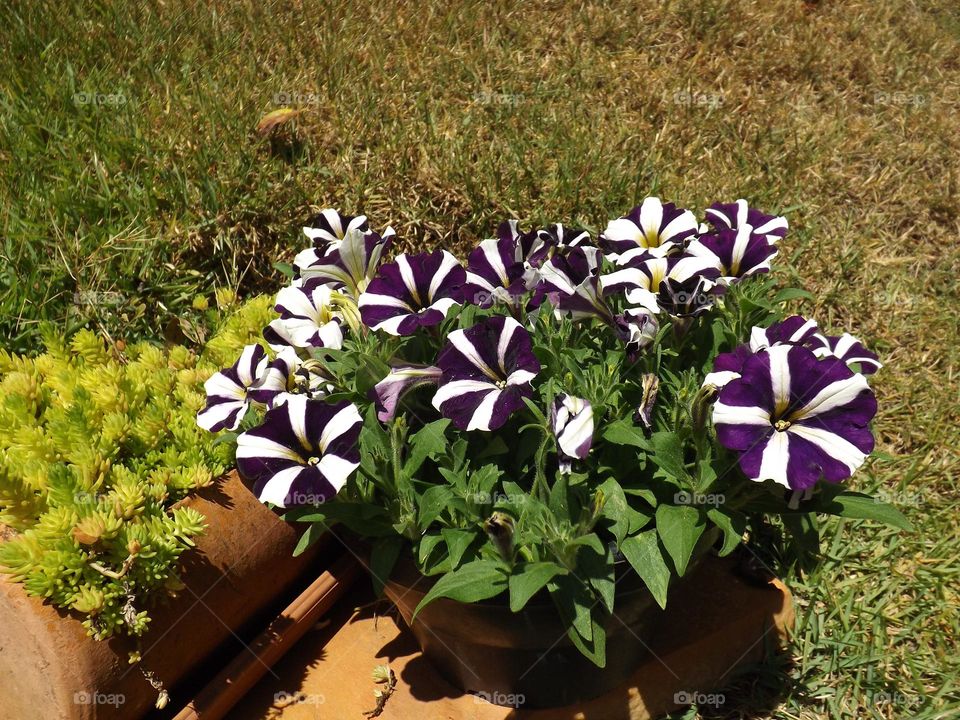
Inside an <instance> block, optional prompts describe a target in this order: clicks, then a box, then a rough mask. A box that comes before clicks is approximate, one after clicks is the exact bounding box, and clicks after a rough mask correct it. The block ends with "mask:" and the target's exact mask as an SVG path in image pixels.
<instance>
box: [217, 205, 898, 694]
mask: <svg viewBox="0 0 960 720" xmlns="http://www.w3.org/2000/svg"><path fill="white" fill-rule="evenodd" d="M304 230H305V232H306V234H307V236H308V237H310V238H311V239H312V240H313V246H312V247H310V248H308V249H307V250H304V251H303V252H302V253H300V254H299V255H297V256H296V259H295V261H294V265H293V267H292V268H291V271H292V272H291V274H292V277H293V279H292V282H291V283H290V285H289V286H288V287H286V288H284V289H282V290H281V291H280V293H279V294H278V295H277V299H276V308H275V309H276V311H277V312H278V313H279V317H277V318H276V319H274V320H273V321H272V322H270V323H269V325H268V326H267V327H266V328H265V330H264V338H265V340H266V342H267V343H268V345H269V352H268V351H267V349H265V348H263V347H261V346H256V347H253V346H252V347H250V348H247V350H246V351H245V353H244V354H243V355H242V356H241V358H240V360H239V361H238V362H237V363H236V364H235V365H233V366H232V367H231V368H227V369H225V370H224V371H223V376H222V378H221V380H220V381H218V383H217V384H216V387H215V388H214V390H215V391H214V392H212V393H211V394H210V396H209V397H208V400H207V405H206V407H205V409H204V411H203V412H202V413H201V415H200V422H201V423H204V424H205V425H206V426H207V427H211V429H214V430H217V429H229V430H231V431H234V432H237V433H239V434H237V435H236V436H235V439H236V463H237V467H238V469H239V472H240V475H241V476H242V477H243V478H244V479H245V481H246V482H247V483H249V486H250V487H251V489H252V490H253V492H254V493H256V495H257V497H259V498H260V500H262V501H263V502H265V503H269V504H271V505H275V506H278V507H283V508H286V509H287V512H286V516H285V517H286V518H288V519H290V520H298V521H300V522H307V523H313V524H315V526H316V527H317V528H324V527H327V526H328V525H329V524H332V523H338V524H340V525H342V526H344V527H346V528H349V529H350V530H352V531H353V532H354V533H356V534H357V535H359V536H361V537H363V538H365V539H366V540H367V542H368V543H369V547H370V569H371V571H372V576H373V580H374V583H375V585H376V586H377V587H378V588H380V587H382V586H384V585H386V589H387V594H388V595H389V596H390V598H391V599H392V600H393V601H394V603H395V604H396V605H397V607H398V608H399V610H400V612H401V613H402V615H403V617H404V618H405V620H406V621H407V622H408V624H410V626H411V628H412V629H413V632H414V633H415V635H416V636H417V638H418V639H419V640H420V642H421V646H422V648H423V650H424V652H425V654H426V655H427V656H428V657H429V658H431V660H433V661H434V662H435V663H436V664H437V665H438V667H439V669H440V670H441V672H443V673H444V674H445V675H446V676H447V677H448V679H450V680H451V681H452V682H454V683H456V684H458V685H459V686H460V687H461V688H462V689H464V690H468V691H475V692H483V693H484V694H485V696H486V697H494V698H499V697H503V698H507V701H508V702H511V701H512V699H514V698H517V697H523V698H525V701H526V704H527V705H532V706H537V705H551V704H563V703H568V702H572V701H574V700H578V699H584V698H585V697H589V696H592V695H597V694H599V693H601V692H603V691H604V690H605V689H606V688H609V687H611V686H612V685H614V684H616V683H618V682H619V681H620V680H622V679H623V678H624V676H625V675H626V674H627V673H629V672H630V671H631V670H632V669H633V667H634V666H635V665H636V664H637V662H638V660H639V658H640V656H641V654H642V646H643V644H644V643H643V637H644V633H645V628H646V627H647V626H649V623H650V622H652V621H655V618H656V612H657V608H658V606H659V607H663V606H665V604H666V603H667V601H668V596H669V593H670V590H671V586H672V583H673V581H674V580H675V579H676V578H680V577H683V576H684V575H685V574H687V573H688V571H689V570H690V568H691V567H692V566H693V565H694V564H695V563H696V562H697V561H698V558H699V557H700V556H702V555H703V553H705V552H706V551H707V550H709V549H711V548H713V547H715V548H716V550H717V552H719V553H720V554H721V555H725V554H728V553H730V552H732V551H733V550H734V549H735V548H736V547H737V546H738V545H739V544H740V543H741V542H742V541H743V539H744V537H745V534H747V533H749V532H750V530H751V529H752V528H755V527H756V526H757V525H758V524H759V523H763V522H765V521H766V520H767V519H771V518H772V519H776V518H781V519H783V524H784V525H785V527H786V528H787V529H788V530H791V529H794V528H797V527H799V526H801V525H802V524H803V523H799V524H798V523H797V522H795V520H796V519H797V518H806V517H809V516H811V514H813V513H829V514H837V515H843V516H848V517H871V518H876V519H880V520H885V521H888V522H891V523H894V524H900V525H903V524H904V522H905V521H904V520H903V518H902V516H901V515H899V513H897V512H896V511H895V510H894V509H892V508H890V507H888V506H886V505H883V504H881V503H877V502H874V501H873V499H871V498H869V497H867V496H865V495H861V494H857V493H852V492H847V491H844V490H842V489H841V486H839V485H838V484H837V483H840V482H842V481H844V480H846V479H848V478H849V477H850V476H851V475H852V474H853V473H854V471H856V469H857V468H858V467H859V466H860V465H861V464H862V463H863V462H864V460H865V458H866V457H867V456H868V454H869V453H870V452H871V451H872V449H873V444H874V441H873V437H872V435H871V431H870V428H869V424H870V421H871V419H872V418H873V416H874V414H875V412H876V401H875V399H874V395H873V393H872V391H871V390H870V388H869V386H868V384H867V379H866V376H867V375H868V374H869V373H872V372H873V371H875V370H876V369H878V368H879V367H880V364H879V363H878V361H877V358H876V356H875V355H874V354H872V353H871V352H869V351H867V350H866V349H865V348H864V347H863V345H862V344H861V343H860V342H859V341H858V340H857V339H856V338H854V337H852V336H850V335H848V334H843V335H839V336H832V335H828V334H825V333H824V332H823V331H821V330H820V329H819V328H818V326H817V324H816V323H815V322H814V321H813V320H808V319H805V318H803V317H800V316H790V317H784V311H783V305H784V304H785V303H786V302H787V301H789V300H791V299H796V298H800V297H804V293H802V292H801V291H797V290H781V291H779V292H775V290H774V285H773V283H772V281H771V280H770V278H769V275H768V271H769V270H770V267H771V261H772V260H773V259H774V258H775V256H776V255H777V252H778V248H779V245H780V243H781V242H782V240H783V237H784V235H785V233H786V231H787V221H786V219H785V218H782V217H776V216H771V215H767V214H764V213H762V212H760V211H758V210H756V209H753V208H750V207H748V205H747V203H746V202H745V201H743V200H739V201H737V202H735V203H730V204H716V205H713V206H711V207H710V208H709V209H708V210H707V212H706V222H705V223H704V224H700V223H699V222H698V220H697V219H696V217H695V216H694V214H693V213H692V212H690V211H689V210H683V209H681V208H678V207H676V206H674V205H673V204H670V203H662V202H661V201H660V200H659V199H658V198H655V197H650V198H647V199H645V200H644V201H643V203H642V204H641V205H640V206H639V207H637V208H634V209H633V210H632V211H631V212H630V213H629V214H627V215H626V216H624V217H621V218H618V219H616V220H612V221H611V222H610V223H609V224H608V225H607V226H606V229H605V230H604V232H603V233H602V234H600V236H599V237H597V238H593V237H591V235H590V234H589V233H587V232H586V231H584V230H581V229H575V228H570V227H566V226H563V225H560V224H556V225H551V226H548V227H545V228H542V229H538V230H531V231H521V230H520V229H519V227H518V226H517V224H516V222H507V223H504V224H503V225H501V226H500V228H499V230H498V235H497V237H495V238H492V239H489V240H484V241H483V242H481V243H480V245H479V246H478V247H477V248H476V249H474V250H473V251H472V252H471V253H470V254H469V256H468V257H467V258H466V262H465V264H464V263H461V262H460V261H459V260H458V259H457V258H456V257H454V256H453V255H452V254H450V253H449V252H447V251H445V250H435V251H433V252H423V253H417V254H410V253H400V254H397V255H396V256H395V257H394V258H393V259H392V260H388V259H387V258H388V253H389V252H390V246H391V243H392V242H393V239H394V233H393V231H392V230H391V229H389V228H388V229H387V230H386V231H385V232H384V233H383V234H378V233H376V232H373V231H371V230H370V229H369V227H368V224H367V221H366V218H365V217H363V216H358V217H350V216H344V215H341V214H340V213H338V212H336V211H334V210H325V211H323V212H322V213H321V214H320V215H319V216H318V217H317V218H316V219H315V220H314V221H312V222H311V223H310V225H309V226H308V227H306V228H304ZM209 387H210V386H208V388H209ZM211 417H216V418H219V419H221V420H219V421H218V422H217V423H216V424H211V423H210V422H209V418H211ZM318 534H319V533H318V532H317V531H315V530H313V529H311V530H310V531H308V532H307V534H306V535H305V536H304V539H303V540H302V542H301V545H302V546H305V545H307V544H308V543H309V542H310V540H311V538H313V537H316V536H317V535H318ZM387 578H390V580H389V582H388V581H387ZM694 591H695V589H694Z"/></svg>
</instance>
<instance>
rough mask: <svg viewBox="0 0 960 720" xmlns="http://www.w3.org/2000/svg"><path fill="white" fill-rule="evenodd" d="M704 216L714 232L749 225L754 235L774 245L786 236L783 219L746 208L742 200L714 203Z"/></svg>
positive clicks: (784, 220)
mask: <svg viewBox="0 0 960 720" xmlns="http://www.w3.org/2000/svg"><path fill="white" fill-rule="evenodd" d="M704 214H705V215H706V218H707V220H708V221H709V222H710V224H711V225H713V227H714V229H715V230H737V229H739V228H742V227H746V226H747V225H749V226H750V227H752V228H753V232H754V234H756V235H763V236H765V237H766V238H767V240H768V241H769V242H771V243H774V244H776V243H777V241H779V240H781V239H782V238H783V236H784V235H786V234H787V228H788V223H787V219H786V218H785V217H778V216H776V215H767V214H766V213H762V212H760V211H759V210H755V209H754V208H751V207H750V206H748V205H747V201H746V200H743V199H740V200H737V201H736V202H732V203H714V204H713V205H711V206H710V207H709V208H707V211H706V213H704Z"/></svg>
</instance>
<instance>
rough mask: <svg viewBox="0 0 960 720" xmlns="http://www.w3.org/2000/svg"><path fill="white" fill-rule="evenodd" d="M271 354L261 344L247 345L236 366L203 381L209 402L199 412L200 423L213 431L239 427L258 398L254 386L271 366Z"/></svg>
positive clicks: (198, 423) (198, 420) (198, 422)
mask: <svg viewBox="0 0 960 720" xmlns="http://www.w3.org/2000/svg"><path fill="white" fill-rule="evenodd" d="M267 362H268V359H267V353H266V352H265V351H264V349H263V347H262V346H260V345H247V346H246V347H245V348H243V351H242V352H241V353H240V357H239V358H238V359H237V362H235V363H234V364H233V365H232V366H230V367H228V368H224V369H223V370H220V371H219V372H215V373H214V374H213V375H211V376H210V377H209V378H208V379H207V381H206V382H205V383H204V384H203V389H204V390H206V392H207V402H206V404H205V405H204V407H203V409H202V410H200V412H198V413H197V425H199V426H200V427H202V428H203V429H204V430H209V431H210V432H218V431H220V430H236V428H237V426H238V425H239V424H240V421H241V420H243V416H244V414H245V413H246V412H247V408H248V407H250V403H251V402H256V400H255V399H254V398H253V397H252V396H251V394H250V389H251V388H252V387H253V386H255V385H256V384H257V382H258V381H259V380H260V378H261V377H262V376H263V373H264V370H265V369H266V367H267Z"/></svg>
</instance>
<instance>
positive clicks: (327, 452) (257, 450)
mask: <svg viewBox="0 0 960 720" xmlns="http://www.w3.org/2000/svg"><path fill="white" fill-rule="evenodd" d="M362 425H363V420H362V418H361V417H360V412H359V411H358V410H357V407H356V405H353V404H352V403H348V402H340V403H336V404H330V403H326V402H324V401H322V400H310V399H308V398H306V397H304V396H303V395H292V396H290V397H288V398H287V400H286V402H285V403H283V404H282V405H280V406H278V407H275V408H273V409H272V410H268V411H267V414H266V416H265V417H264V419H263V423H262V424H261V425H259V426H258V427H255V428H253V429H252V430H248V431H247V432H245V433H243V434H242V435H240V437H238V438H237V470H238V471H239V472H240V475H241V476H242V477H243V478H244V479H245V480H246V481H248V482H250V483H252V485H253V492H254V493H255V494H256V496H257V497H258V498H259V499H260V501H261V502H264V503H271V504H273V505H277V506H279V507H291V506H294V505H317V504H320V503H323V502H326V501H327V500H330V499H331V498H333V497H334V496H335V495H336V494H337V492H338V491H339V490H340V488H342V487H343V486H344V484H345V483H346V482H347V479H348V478H349V477H350V475H351V473H353V471H354V470H356V469H357V467H358V466H359V465H360V448H359V446H358V445H357V440H358V438H359V437H360V429H361V427H362Z"/></svg>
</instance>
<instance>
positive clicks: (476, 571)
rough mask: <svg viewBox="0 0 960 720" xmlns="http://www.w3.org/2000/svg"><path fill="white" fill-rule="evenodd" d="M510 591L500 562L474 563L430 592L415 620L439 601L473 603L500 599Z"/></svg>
mask: <svg viewBox="0 0 960 720" xmlns="http://www.w3.org/2000/svg"><path fill="white" fill-rule="evenodd" d="M506 589H507V574H506V572H505V568H504V566H503V563H501V562H499V561H497V560H474V561H473V562H471V563H467V564H466V565H464V566H462V567H461V568H460V569H458V570H454V571H453V572H450V573H447V574H446V575H444V576H443V577H441V578H440V579H439V580H437V584H436V585H434V586H433V587H432V588H430V592H428V593H427V594H426V595H425V596H424V598H423V600H421V601H420V604H419V605H417V609H416V610H414V612H413V617H414V618H416V617H417V614H418V613H419V612H420V611H421V610H423V608H425V607H426V606H427V605H429V604H430V603H432V602H433V601H434V600H437V599H438V598H444V597H445V598H450V599H451V600H457V601H459V602H465V603H472V602H479V601H480V600H486V599H487V598H492V597H494V596H496V595H499V594H500V593H501V592H503V591H504V590H506Z"/></svg>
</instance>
